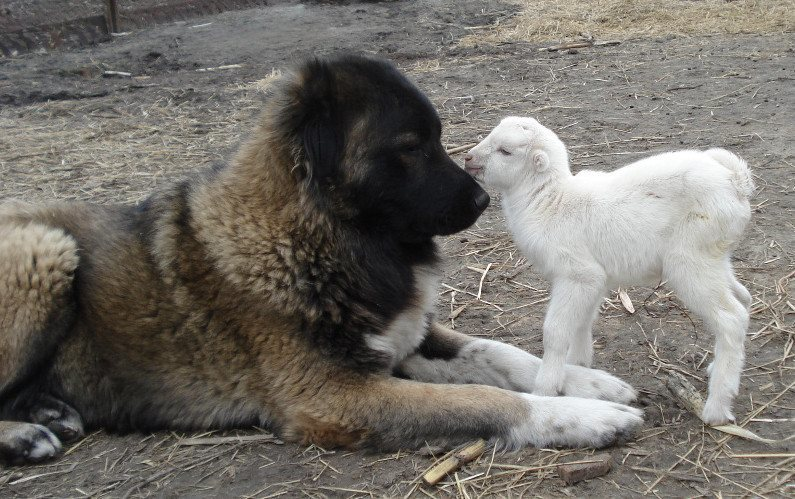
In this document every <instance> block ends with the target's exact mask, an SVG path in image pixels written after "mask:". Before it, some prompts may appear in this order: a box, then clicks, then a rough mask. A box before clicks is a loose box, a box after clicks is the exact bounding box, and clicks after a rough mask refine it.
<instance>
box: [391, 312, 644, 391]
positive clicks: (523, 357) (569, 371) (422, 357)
mask: <svg viewBox="0 0 795 499" xmlns="http://www.w3.org/2000/svg"><path fill="white" fill-rule="evenodd" d="M540 367H541V359H539V358H538V357H536V356H535V355H532V354H530V353H527V352H525V351H524V350H522V349H520V348H516V347H515V346H513V345H509V344H507V343H502V342H499V341H494V340H487V339H483V338H473V337H471V336H467V335H465V334H462V333H459V332H457V331H453V330H452V329H449V328H446V327H444V326H442V325H440V324H438V323H433V324H432V325H431V326H430V328H429V330H428V333H427V335H426V336H425V339H424V340H423V342H422V344H421V345H420V347H419V348H418V349H417V351H416V352H415V353H413V354H412V355H410V356H408V357H407V358H405V359H404V360H403V361H402V362H401V363H400V364H399V365H398V366H397V368H396V369H395V374H396V375H397V376H400V377H404V378H409V379H413V380H417V381H425V382H429V383H454V384H481V385H491V386H496V387H499V388H504V389H507V390H513V391H517V392H526V393H532V392H533V388H534V386H535V380H536V376H537V375H538V370H539V368H540ZM563 369H564V371H565V380H564V382H563V394H564V395H569V396H573V397H584V398H594V399H601V400H609V401H612V402H619V403H622V404H626V403H629V402H632V401H633V400H635V398H636V393H635V390H634V389H633V388H632V387H631V386H630V385H628V384H627V383H624V382H623V381H621V380H620V379H618V378H616V377H615V376H613V375H611V374H608V373H606V372H604V371H600V370H598V369H589V368H586V367H581V366H573V365H568V364H567V365H565V366H564V368H563Z"/></svg>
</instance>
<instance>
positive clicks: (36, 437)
mask: <svg viewBox="0 0 795 499" xmlns="http://www.w3.org/2000/svg"><path fill="white" fill-rule="evenodd" d="M60 452H61V442H60V440H58V437H56V436H55V434H54V433H53V432H51V431H50V430H49V429H47V427H45V426H42V425H39V424H33V423H21V422H16V421H0V458H2V459H3V460H4V461H6V462H8V463H11V464H28V463H38V462H40V461H44V460H47V459H51V458H53V457H55V456H57V455H58V454H59V453H60Z"/></svg>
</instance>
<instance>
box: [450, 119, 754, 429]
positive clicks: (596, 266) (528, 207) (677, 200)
mask: <svg viewBox="0 0 795 499" xmlns="http://www.w3.org/2000/svg"><path fill="white" fill-rule="evenodd" d="M465 168H466V169H467V171H468V172H469V173H470V174H472V175H473V176H475V178H477V179H480V180H482V181H483V182H484V183H485V184H487V185H490V186H492V187H494V188H496V189H498V190H499V191H501V193H502V196H503V197H502V205H503V209H504V211H505V217H506V219H507V223H508V226H509V228H510V230H511V232H512V233H513V236H514V239H515V241H516V243H517V245H518V246H519V247H520V249H521V250H522V252H523V253H524V254H525V256H526V257H527V258H528V260H529V261H530V263H532V264H533V265H534V268H535V269H537V270H538V271H539V272H540V273H541V274H542V275H543V276H544V277H545V278H546V279H548V280H549V281H550V283H551V285H552V290H551V299H550V303H549V309H548V311H547V314H546V317H545V320H544V358H543V363H542V367H541V369H540V371H539V373H538V377H537V379H536V385H535V393H538V394H542V395H555V394H561V392H562V387H563V381H564V370H563V366H564V363H569V364H579V365H583V366H586V367H590V365H591V360H592V358H593V345H592V335H591V325H592V323H593V321H594V319H595V318H596V316H597V315H598V310H599V305H600V303H601V302H602V299H603V297H604V296H605V294H606V292H607V290H609V289H612V288H614V287H616V286H628V285H637V284H646V285H654V284H657V283H659V282H660V281H661V280H663V281H666V282H667V285H668V286H669V287H670V288H672V289H673V290H674V291H675V292H676V294H677V295H678V296H679V298H680V299H681V300H682V301H683V302H684V303H685V305H687V307H688V308H689V309H690V310H691V311H693V312H694V313H696V314H698V315H699V316H700V317H701V318H702V319H703V321H704V325H705V327H706V328H707V329H708V330H709V331H711V332H712V333H713V334H714V335H715V338H716V345H715V359H714V362H713V363H712V364H711V365H710V367H709V368H708V372H709V376H710V379H709V396H708V398H707V401H706V404H705V406H704V412H703V414H702V419H703V420H704V421H705V422H706V423H708V424H712V425H716V424H724V423H727V422H729V421H733V420H734V416H733V415H732V412H731V409H732V402H733V400H734V397H735V396H736V395H737V393H738V391H739V388H740V374H741V371H742V366H743V361H744V356H745V353H744V339H745V335H746V330H747V328H748V319H749V313H748V309H749V306H750V304H751V294H750V293H749V292H748V290H747V289H745V287H743V285H742V284H740V282H739V281H738V280H737V279H736V278H735V276H734V273H733V269H732V265H731V262H730V259H729V256H730V252H731V251H732V249H733V248H734V247H735V246H736V245H737V242H738V241H739V240H740V238H741V237H742V234H743V231H744V230H745V227H746V225H747V224H748V221H749V219H750V217H751V209H750V205H749V202H748V200H749V198H750V197H751V195H752V193H753V190H754V183H753V179H752V178H751V172H750V170H749V169H748V166H747V165H746V163H745V162H744V161H743V160H742V159H740V158H739V157H737V156H735V155H734V154H732V153H730V152H729V151H726V150H724V149H709V150H707V151H693V150H690V151H676V152H669V153H664V154H659V155H656V156H652V157H649V158H646V159H643V160H640V161H637V162H635V163H632V164H630V165H628V166H625V167H623V168H620V169H618V170H616V171H613V172H595V171H582V172H580V173H578V174H577V175H572V174H571V171H570V169H569V159H568V153H567V152H566V147H565V145H564V144H563V142H562V141H561V140H560V139H559V138H558V137H557V135H555V133H553V132H552V131H551V130H549V129H547V128H545V127H544V126H542V125H540V124H539V123H538V122H537V121H536V120H534V119H532V118H517V117H510V118H506V119H504V120H503V121H502V122H501V123H500V124H499V125H498V126H497V127H496V128H495V129H494V130H493V131H492V132H491V133H490V134H489V136H488V137H486V138H485V139H484V140H483V141H482V142H481V143H480V144H478V145H477V146H476V147H475V148H473V149H472V150H471V151H469V154H467V156H466V159H465Z"/></svg>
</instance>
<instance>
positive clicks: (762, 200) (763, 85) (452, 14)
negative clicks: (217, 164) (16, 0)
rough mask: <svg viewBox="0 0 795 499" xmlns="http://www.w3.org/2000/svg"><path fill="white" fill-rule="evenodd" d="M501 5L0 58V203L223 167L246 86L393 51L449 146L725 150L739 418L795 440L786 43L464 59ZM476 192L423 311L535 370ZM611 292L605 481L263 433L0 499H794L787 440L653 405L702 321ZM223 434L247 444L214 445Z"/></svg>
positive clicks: (516, 457) (97, 462)
mask: <svg viewBox="0 0 795 499" xmlns="http://www.w3.org/2000/svg"><path fill="white" fill-rule="evenodd" d="M515 9H516V8H515V7H514V6H512V5H509V4H501V3H498V2H483V1H475V0H458V1H453V0H423V1H416V2H406V1H403V2H384V3H370V2H368V3H347V2H346V3H343V4H339V3H334V4H331V3H320V4H298V3H291V2H280V3H278V4H277V5H272V6H270V7H265V8H259V9H252V10H246V11H238V12H227V13H224V14H220V15H215V16H211V17H206V18H200V19H196V20H195V21H189V22H179V23H171V24H167V25H161V26H157V27H152V28H148V29H144V30H139V31H134V32H132V33H130V34H129V35H127V36H124V37H118V38H116V39H114V40H113V41H112V42H109V43H106V44H102V45H99V46H97V47H92V48H88V49H84V50H75V51H69V52H55V53H50V54H31V55H27V56H24V57H19V58H15V59H6V60H0V197H2V198H8V197H14V196H22V197H25V198H28V199H49V198H53V197H56V198H63V199H85V200H90V201H95V202H120V201H124V202H134V201H136V200H139V199H141V198H142V197H143V196H144V195H145V193H146V192H148V191H150V190H151V189H152V188H153V187H154V186H156V185H160V184H162V183H164V182H168V181H170V180H171V179H173V178H179V177H180V176H182V175H183V174H185V173H186V172H189V171H191V170H194V169H196V168H201V167H204V166H207V165H209V164H210V163H212V162H214V161H217V160H221V159H223V158H224V157H228V155H229V154H230V152H231V151H233V150H234V147H235V146H236V144H238V143H239V141H240V140H241V139H242V138H243V137H244V136H245V133H246V130H247V129H248V127H249V126H250V124H251V123H252V121H253V120H254V119H255V117H256V114H257V111H258V109H259V108H260V107H261V101H262V93H261V92H260V90H259V89H260V88H261V86H262V85H263V84H264V82H263V79H265V78H266V77H268V76H269V75H271V74H273V73H274V71H278V70H279V69H280V68H284V67H285V66H287V65H289V64H291V63H292V62H294V61H296V60H298V59H300V58H302V57H305V56H307V55H312V54H326V53H333V52H336V51H339V50H357V51H363V52H368V53H375V54H379V55H381V56H384V57H389V58H391V59H393V60H394V61H395V62H396V63H397V64H398V65H399V66H400V67H401V68H402V69H404V70H405V71H406V72H408V73H409V74H410V76H411V77H412V78H413V79H414V80H415V81H416V82H417V84H418V85H419V86H420V88H422V89H423V90H424V91H425V92H427V93H428V95H429V96H430V98H431V99H432V101H433V102H434V104H435V105H436V106H437V107H438V110H439V113H440V115H441V116H442V120H443V122H444V124H445V137H444V140H445V142H446V144H447V145H448V146H449V147H455V146H460V145H465V144H469V143H473V142H476V141H478V140H479V139H480V138H482V136H484V135H485V134H486V133H487V132H488V131H489V130H490V129H491V128H492V127H493V126H494V125H495V124H496V123H497V122H498V121H499V119H500V118H501V117H503V116H506V115H532V116H535V117H536V118H537V119H539V120H540V121H541V122H542V123H544V124H546V125H547V126H549V127H551V128H553V129H555V130H556V131H558V132H559V134H560V136H561V138H562V139H563V140H564V141H566V142H567V144H568V145H569V147H570V153H571V159H572V164H573V169H574V170H580V169H583V168H588V169H604V170H610V169H614V168H616V167H618V166H620V165H622V164H625V163H627V162H630V161H632V160H634V159H637V158H640V157H643V156H645V155H648V154H650V153H654V152H659V151H665V150H670V149H675V148H706V147H711V146H720V147H726V148H729V149H731V150H733V151H735V152H737V153H739V154H740V155H742V156H743V157H744V158H745V159H746V160H747V161H748V163H749V164H750V165H751V167H752V168H753V170H754V173H755V179H756V181H757V183H758V187H759V189H758V193H757V195H756V197H755V199H754V200H753V205H754V214H753V220H752V223H751V226H750V227H749V229H748V231H747V237H746V239H745V241H744V242H743V243H742V244H741V246H740V248H739V249H738V251H737V252H736V254H735V257H734V265H735V267H736V268H737V271H738V275H739V277H740V280H741V281H742V282H743V283H744V284H745V285H746V286H747V287H748V288H749V290H750V291H751V293H752V294H753V295H754V304H753V309H752V321H751V327H750V330H749V341H748V342H747V369H746V371H745V374H744V377H743V385H742V388H741V391H740V396H739V397H738V399H737V402H736V407H735V414H736V415H737V417H738V422H740V423H742V424H744V425H745V427H746V428H747V429H749V430H751V431H753V432H755V433H756V434H758V435H759V436H761V437H764V438H768V439H772V440H777V441H778V440H781V439H783V438H785V437H787V436H789V435H791V434H792V433H795V424H793V422H795V392H793V386H794V385H793V383H794V382H795V372H793V368H794V366H795V364H794V363H793V357H795V350H793V348H792V347H793V341H794V340H793V337H794V336H795V333H793V331H795V325H794V322H795V305H793V304H794V303H795V297H793V288H792V284H791V283H792V282H793V281H795V275H794V274H793V272H795V216H793V215H795V195H794V194H793V192H794V191H795V148H794V147H793V143H792V139H793V132H794V127H793V124H795V105H793V103H795V85H793V81H794V80H795V70H794V69H793V68H795V52H794V51H795V40H793V38H792V37H787V36H762V35H742V36H705V37H691V38H684V37H666V38H660V39H639V40H625V41H623V43H621V44H620V45H617V46H606V47H598V48H584V49H579V50H575V51H571V52H567V53H560V52H544V51H539V48H541V47H543V46H549V45H553V44H554V43H555V42H556V40H550V41H549V43H544V44H540V45H539V44H530V43H520V42H515V43H505V44H501V45H487V44H477V43H471V42H470V43H466V44H462V43H461V40H462V38H463V37H464V36H467V35H472V34H477V33H478V32H479V30H487V29H488V26H489V25H493V24H495V23H496V22H501V23H505V22H510V19H511V16H512V15H513V14H514V13H515ZM108 71H116V72H122V73H129V74H130V76H118V75H116V76H113V75H112V74H110V73H107V72H108ZM455 157H456V158H457V159H459V160H461V154H457V155H456V156H455ZM493 199H494V202H493V203H492V206H491V207H489V209H488V210H487V212H486V213H485V214H484V216H483V217H482V218H481V219H480V220H479V221H478V223H477V224H476V225H475V226H474V227H473V228H471V229H470V230H468V231H465V232H463V233H461V234H458V235H455V236H451V237H448V238H443V239H441V240H440V244H441V247H442V248H443V251H444V254H445V255H446V257H447V259H446V264H445V278H444V281H443V283H444V285H443V287H442V289H440V297H439V305H438V314H439V318H440V319H441V320H443V321H446V322H447V323H448V324H451V325H452V326H454V327H455V328H456V329H458V330H460V331H463V332H466V333H469V334H473V335H478V336H484V337H491V338H495V339H500V340H504V341H507V342H510V343H512V344H514V345H517V346H519V347H522V348H525V349H527V350H529V351H531V352H534V353H537V354H538V353H540V352H541V324H542V321H543V314H544V302H545V300H546V297H547V292H546V290H547V288H548V285H547V283H545V282H544V281H542V280H540V279H539V278H538V276H537V275H536V274H535V273H534V272H533V269H532V268H531V267H529V266H528V265H526V263H525V261H524V260H523V258H522V257H521V255H520V254H519V252H518V251H517V250H516V248H515V246H514V245H513V244H512V242H511V240H510V237H509V236H508V235H507V234H506V232H505V224H504V218H503V216H502V213H501V211H500V200H499V197H498V196H494V198H493ZM484 274H485V276H484ZM478 296H479V298H478ZM629 296H630V298H631V299H632V301H633V303H634V306H635V309H636V311H635V312H634V313H633V314H630V313H629V312H628V311H627V310H625V308H624V307H622V305H621V304H620V302H619V301H618V300H617V299H616V297H615V295H611V296H610V297H609V299H608V300H606V301H605V305H604V307H603V313H602V314H601V316H600V318H599V319H598V322H597V324H596V327H595V344H596V358H595V367H599V368H601V369H605V370H608V371H610V372H612V373H614V374H616V375H618V376H620V377H622V378H623V379H625V380H627V381H628V382H630V383H632V384H633V385H634V386H635V387H637V388H638V389H639V390H640V391H641V398H640V400H639V402H638V404H639V405H640V406H642V407H644V408H645V411H646V423H645V426H644V428H643V430H642V431H641V433H640V434H639V435H638V438H637V439H636V440H635V441H634V442H631V443H628V444H626V445H622V446H617V447H614V448H611V449H608V450H607V452H609V453H610V454H611V455H612V457H613V460H614V469H613V471H612V472H611V473H609V474H608V475H606V476H604V477H601V478H597V479H594V480H590V481H587V482H583V483H580V484H576V485H571V486H566V485H565V484H564V483H563V481H562V480H560V479H559V478H558V477H557V474H556V473H555V471H554V466H553V465H554V464H555V463H557V462H561V461H572V460H579V459H584V458H587V457H588V456H589V455H590V454H592V453H593V450H589V449H581V450H564V451H561V450H554V449H526V450H524V451H521V452H518V453H516V454H507V455H500V454H496V455H492V454H491V451H489V452H488V453H487V454H486V455H484V456H483V457H482V458H481V459H480V460H478V461H477V462H475V463H473V464H471V465H469V466H467V467H466V468H465V469H464V470H462V471H461V472H459V473H458V474H457V475H456V476H455V477H451V478H450V479H448V480H446V481H445V482H443V484H442V485H441V486H438V487H425V486H423V485H420V484H419V481H418V477H419V475H420V474H421V473H422V471H423V470H424V469H426V468H427V467H428V466H429V465H431V464H432V463H433V458H432V457H429V456H428V455H425V454H423V453H407V452H401V453H398V454H393V455H379V454H375V455H374V454H367V453H363V452H346V451H333V450H324V449H320V448H317V447H310V448H303V447H299V446H296V445H291V444H282V443H280V442H278V441H273V439H271V438H267V437H266V436H263V439H262V440H259V441H250V442H235V443H215V444H214V445H186V444H189V443H191V441H186V440H185V439H186V438H189V437H197V435H183V434H176V433H171V432H160V433H155V434H151V435H149V434H147V435H142V434H132V435H124V436H119V435H109V434H107V433H105V432H102V431H97V432H94V433H91V434H90V435H89V436H88V437H87V438H86V439H84V440H83V441H81V442H78V443H77V444H74V445H73V446H71V447H69V448H68V449H67V450H66V455H65V456H64V457H63V458H61V459H59V460H57V461H54V462H52V463H46V464H42V465H38V466H29V467H19V468H3V469H2V470H0V496H3V497H34V496H36V497H76V496H84V495H85V496H111V497H138V496H148V495H158V496H179V495H189V496H223V497H268V496H275V495H284V496H286V497H297V496H304V495H308V496H313V497H314V496H317V497H323V496H334V497H338V496H340V497H341V496H346V497H347V496H367V495H376V496H384V495H386V496H403V495H406V494H414V495H422V492H427V493H429V494H433V495H439V496H453V495H454V496H461V497H464V496H470V497H471V496H473V495H498V496H508V495H523V494H527V495H540V496H563V495H566V496H571V495H574V496H600V497H616V496H634V495H639V494H643V493H652V492H653V493H655V494H656V495H659V496H669V497H671V496H685V495H687V496H701V495H704V496H715V495H722V496H724V497H728V496H743V495H746V494H750V495H759V496H766V497H779V496H780V497H786V496H789V497H791V496H792V494H793V493H795V488H793V482H792V477H793V473H794V472H795V470H794V469H793V468H794V466H795V465H794V464H793V463H795V458H793V452H795V448H794V447H795V443H793V441H792V440H789V441H785V442H775V443H772V444H764V443H759V442H754V441H751V440H746V439H741V438H737V437H732V436H729V435H726V434H724V433H721V432H718V431H716V430H712V429H707V428H705V427H704V426H703V425H702V424H701V422H700V421H699V420H698V419H697V418H696V417H695V416H694V415H693V414H691V413H689V412H687V411H686V410H685V409H683V408H681V407H680V406H679V405H678V404H677V402H676V401H675V400H674V399H673V398H672V396H671V395H670V393H669V392H668V391H667V389H666V388H665V380H666V377H667V376H668V374H669V373H671V372H679V373H681V374H683V375H685V376H686V377H687V378H688V379H689V380H690V381H691V382H692V383H693V384H694V385H695V386H696V388H698V389H699V390H701V392H702V393H704V392H705V389H706V385H705V383H704V381H705V379H706V372H705V368H706V366H707V364H708V363H709V361H710V360H711V357H712V355H711V351H712V345H713V338H711V336H710V335H709V334H707V333H706V332H705V331H704V329H703V327H702V325H701V322H700V321H699V319H698V318H697V317H695V316H693V315H691V314H690V313H689V312H688V311H687V310H686V309H685V308H684V307H683V306H682V305H681V304H680V303H679V302H678V300H676V298H675V297H673V296H672V295H670V294H669V293H668V291H667V290H665V288H664V287H661V288H659V289H650V288H635V289H631V290H629ZM238 434H239V435H246V436H249V437H250V436H255V435H264V434H263V433H262V432H261V431H259V430H256V429H246V430H245V431H240V432H230V433H225V434H212V435H210V436H212V437H216V436H224V435H225V436H229V435H238ZM206 436H207V435H203V436H202V437H206ZM747 456H750V457H747Z"/></svg>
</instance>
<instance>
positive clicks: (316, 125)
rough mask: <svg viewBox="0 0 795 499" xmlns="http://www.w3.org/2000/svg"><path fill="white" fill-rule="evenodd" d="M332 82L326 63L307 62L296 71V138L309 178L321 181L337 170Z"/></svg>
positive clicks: (338, 150) (336, 116) (338, 141)
mask: <svg viewBox="0 0 795 499" xmlns="http://www.w3.org/2000/svg"><path fill="white" fill-rule="evenodd" d="M335 87H336V83H335V79H334V77H333V76H332V73H331V69H330V68H329V66H328V63H326V62H324V61H319V60H313V61H310V62H308V63H307V64H306V65H305V66H304V68H303V70H302V71H301V72H300V82H299V86H298V87H297V88H296V90H297V93H298V95H297V99H296V105H297V109H296V110H295V111H296V112H297V114H298V117H299V119H298V120H297V122H298V123H297V125H298V127H297V130H295V132H296V138H297V139H299V141H300V145H301V148H302V149H303V153H304V159H305V160H306V163H307V167H308V169H309V171H308V172H307V174H308V176H309V177H310V179H311V180H313V181H315V182H318V183H323V182H324V181H326V180H328V179H330V178H332V177H333V176H334V174H335V173H336V171H337V165H338V163H339V161H340V156H341V151H342V140H341V136H340V129H341V123H339V120H340V115H339V110H338V109H337V100H338V99H337V97H338V96H337V95H336V93H337V92H336V90H335Z"/></svg>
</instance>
